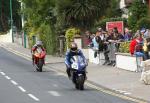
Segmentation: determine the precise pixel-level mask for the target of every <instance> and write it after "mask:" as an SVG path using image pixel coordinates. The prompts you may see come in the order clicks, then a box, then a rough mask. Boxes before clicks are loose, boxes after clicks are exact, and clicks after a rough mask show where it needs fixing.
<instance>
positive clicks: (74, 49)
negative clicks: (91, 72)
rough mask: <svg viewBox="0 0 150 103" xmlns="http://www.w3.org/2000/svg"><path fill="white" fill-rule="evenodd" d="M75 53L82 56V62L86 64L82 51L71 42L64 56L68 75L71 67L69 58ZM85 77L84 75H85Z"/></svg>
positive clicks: (69, 75)
mask: <svg viewBox="0 0 150 103" xmlns="http://www.w3.org/2000/svg"><path fill="white" fill-rule="evenodd" d="M75 55H79V56H81V57H82V58H83V61H84V63H85V64H86V65H87V61H86V58H85V56H84V55H83V53H82V51H81V50H80V49H78V46H77V44H76V43H75V42H72V43H71V46H70V49H69V50H68V51H67V52H66V56H65V64H66V68H67V69H66V72H67V74H68V77H69V78H70V77H71V74H70V69H71V58H72V57H73V56H75ZM85 77H86V75H85Z"/></svg>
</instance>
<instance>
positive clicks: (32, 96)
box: [28, 94, 40, 101]
mask: <svg viewBox="0 0 150 103" xmlns="http://www.w3.org/2000/svg"><path fill="white" fill-rule="evenodd" d="M28 96H29V97H31V98H32V99H34V100H35V101H40V100H39V99H38V98H37V97H35V96H34V95H33V94H28Z"/></svg>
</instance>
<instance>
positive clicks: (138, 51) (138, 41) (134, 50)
mask: <svg viewBox="0 0 150 103" xmlns="http://www.w3.org/2000/svg"><path fill="white" fill-rule="evenodd" d="M130 53H131V55H136V56H140V57H143V58H144V53H143V38H142V35H141V34H137V35H135V37H134V39H133V40H132V41H131V43H130Z"/></svg>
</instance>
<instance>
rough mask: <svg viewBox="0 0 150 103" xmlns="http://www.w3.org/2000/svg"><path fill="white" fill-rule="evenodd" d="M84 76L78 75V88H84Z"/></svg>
mask: <svg viewBox="0 0 150 103" xmlns="http://www.w3.org/2000/svg"><path fill="white" fill-rule="evenodd" d="M84 80H85V79H84V76H83V75H81V76H79V77H78V86H79V89H80V90H84Z"/></svg>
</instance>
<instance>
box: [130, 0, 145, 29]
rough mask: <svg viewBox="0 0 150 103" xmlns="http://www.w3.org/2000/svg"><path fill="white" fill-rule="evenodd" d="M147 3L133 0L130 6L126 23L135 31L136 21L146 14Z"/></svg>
mask: <svg viewBox="0 0 150 103" xmlns="http://www.w3.org/2000/svg"><path fill="white" fill-rule="evenodd" d="M147 10H148V8H147V4H145V3H143V1H142V0H134V2H133V4H132V6H131V8H130V9H129V12H130V16H129V18H128V25H129V27H130V28H131V30H133V31H136V29H137V28H136V27H137V26H136V25H137V22H138V21H139V20H140V19H141V18H143V17H146V16H147Z"/></svg>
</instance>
